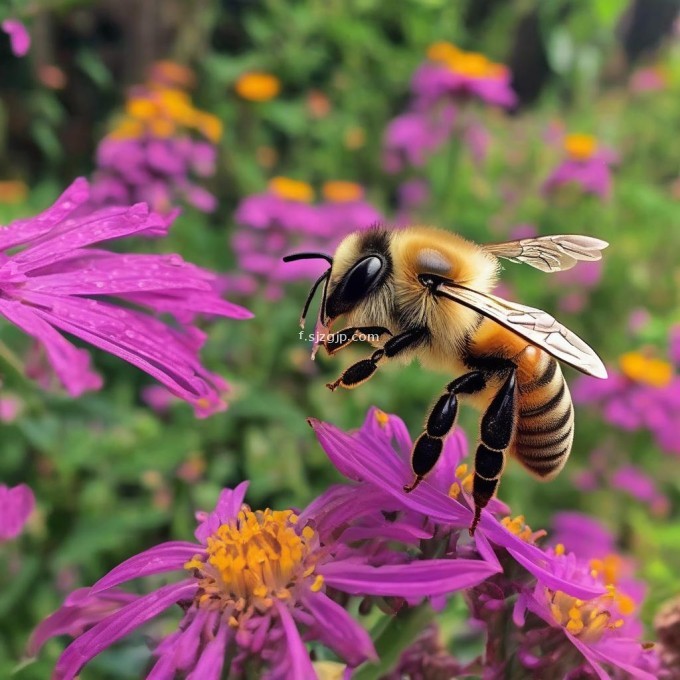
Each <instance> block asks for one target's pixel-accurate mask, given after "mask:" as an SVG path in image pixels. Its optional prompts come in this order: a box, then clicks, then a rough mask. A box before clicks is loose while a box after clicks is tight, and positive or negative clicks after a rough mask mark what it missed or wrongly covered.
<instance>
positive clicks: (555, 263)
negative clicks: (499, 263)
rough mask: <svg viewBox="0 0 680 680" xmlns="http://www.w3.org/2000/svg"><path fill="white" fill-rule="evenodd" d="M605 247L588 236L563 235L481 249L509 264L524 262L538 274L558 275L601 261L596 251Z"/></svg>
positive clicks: (495, 244) (606, 244)
mask: <svg viewBox="0 0 680 680" xmlns="http://www.w3.org/2000/svg"><path fill="white" fill-rule="evenodd" d="M608 245H609V244H608V243H607V242H606V241H601V240H600V239H599V238H593V237H592V236H579V235H578V234H564V235H557V236H539V237H538V238H523V239H520V240H519V241H508V242H507V243H491V244H489V245H486V246H484V250H486V251H487V252H489V253H491V254H492V255H495V256H496V257H502V258H504V259H506V260H510V261H511V262H524V263H525V264H528V265H531V266H532V267H535V268H536V269H540V270H541V271H542V272H560V271H564V270H565V269H571V268H572V267H573V266H574V265H575V264H576V263H577V262H578V261H579V260H588V261H590V262H593V261H594V260H599V259H601V258H602V253H601V252H600V251H601V250H604V249H605V248H606V247H607V246H608Z"/></svg>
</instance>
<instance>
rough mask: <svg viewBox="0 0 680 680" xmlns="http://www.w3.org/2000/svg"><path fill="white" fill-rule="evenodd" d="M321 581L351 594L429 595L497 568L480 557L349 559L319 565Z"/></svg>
mask: <svg viewBox="0 0 680 680" xmlns="http://www.w3.org/2000/svg"><path fill="white" fill-rule="evenodd" d="M317 571H318V572H319V573H320V574H321V575H322V576H323V577H324V580H325V582H326V583H327V584H328V585H329V586H332V587H333V588H337V589H338V590H342V591H343V592H346V593H350V594H351V595H382V596H395V597H405V598H413V597H430V596H432V595H446V594H448V593H453V592H456V591H458V590H462V589H463V588H471V587H472V586H475V585H477V584H479V583H481V582H482V581H484V580H485V579H487V578H489V576H492V575H493V574H497V573H498V571H499V570H498V567H497V566H496V565H493V564H488V563H487V562H485V561H483V560H468V559H455V560H423V561H418V562H410V563H408V564H388V565H382V566H380V567H373V566H371V565H369V564H364V563H361V562H355V561H351V560H337V561H335V562H327V563H325V564H323V565H319V567H318V568H317Z"/></svg>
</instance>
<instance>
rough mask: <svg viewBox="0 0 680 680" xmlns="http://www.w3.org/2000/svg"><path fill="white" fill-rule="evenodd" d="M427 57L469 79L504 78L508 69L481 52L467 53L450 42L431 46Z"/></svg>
mask: <svg viewBox="0 0 680 680" xmlns="http://www.w3.org/2000/svg"><path fill="white" fill-rule="evenodd" d="M427 56H428V58H429V59H430V60H432V61H439V62H442V63H443V64H445V65H446V66H447V67H448V68H449V70H450V71H453V72H454V73H459V74H460V75H463V76H467V77H468V78H502V77H505V76H506V75H507V72H508V69H507V67H506V66H504V65H503V64H497V63H496V62H493V61H491V60H490V59H489V58H488V57H486V56H484V55H483V54H480V53H479V52H466V51H465V50H461V49H459V48H458V47H456V46H455V45H452V44H451V43H449V42H437V43H434V44H433V45H430V48H429V49H428V51H427Z"/></svg>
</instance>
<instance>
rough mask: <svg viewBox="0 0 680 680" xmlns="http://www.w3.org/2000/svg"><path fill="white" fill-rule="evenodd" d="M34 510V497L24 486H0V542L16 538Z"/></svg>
mask: <svg viewBox="0 0 680 680" xmlns="http://www.w3.org/2000/svg"><path fill="white" fill-rule="evenodd" d="M34 508H35V496H34V495H33V491H31V489H30V488H29V487H28V486H26V484H19V485H17V486H15V487H12V488H8V487H6V486H5V485H4V484H0V542H1V541H6V540H8V539H10V538H15V537H16V536H18V535H19V534H20V533H21V531H22V529H23V528H24V525H25V524H26V521H27V520H28V518H29V516H30V514H31V513H32V512H33V509H34Z"/></svg>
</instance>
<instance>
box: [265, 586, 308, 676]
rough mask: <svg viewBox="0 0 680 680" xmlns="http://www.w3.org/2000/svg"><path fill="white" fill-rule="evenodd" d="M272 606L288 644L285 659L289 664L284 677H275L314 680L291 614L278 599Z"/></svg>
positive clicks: (305, 651)
mask: <svg viewBox="0 0 680 680" xmlns="http://www.w3.org/2000/svg"><path fill="white" fill-rule="evenodd" d="M274 606H275V607H276V609H277V611H278V613H279V618H280V619H281V624H282V625H283V631H284V633H285V634H286V640H287V642H288V650H287V651H288V653H287V654H286V658H287V660H288V661H289V663H290V667H289V669H288V673H287V674H286V676H278V675H277V676H276V677H277V678H278V677H281V678H283V677H286V678H288V680H316V673H315V672H314V667H313V666H312V662H311V660H310V658H309V652H308V651H307V648H306V647H305V645H304V643H303V642H302V638H301V637H300V633H299V632H298V629H297V626H296V625H295V621H294V620H293V617H292V615H291V613H290V612H289V611H288V608H287V607H286V605H285V604H283V603H282V602H281V601H279V600H278V599H276V600H274Z"/></svg>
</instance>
